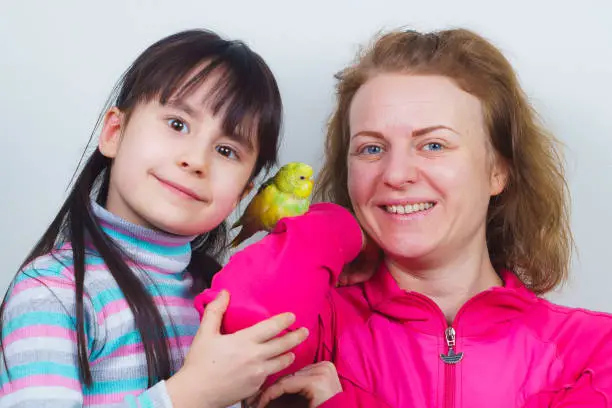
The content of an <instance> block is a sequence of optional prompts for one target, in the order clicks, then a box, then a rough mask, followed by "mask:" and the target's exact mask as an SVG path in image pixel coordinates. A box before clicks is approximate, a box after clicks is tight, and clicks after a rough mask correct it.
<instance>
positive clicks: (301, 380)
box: [256, 361, 342, 408]
mask: <svg viewBox="0 0 612 408" xmlns="http://www.w3.org/2000/svg"><path fill="white" fill-rule="evenodd" d="M340 392H342V386H341V385H340V379H339V378H338V373H337V372H336V367H335V366H334V365H333V363H331V362H329V361H322V362H319V363H316V364H312V365H309V366H307V367H304V368H303V369H301V370H300V371H298V372H296V373H295V374H292V375H289V376H286V377H283V378H281V379H280V380H278V381H277V382H276V383H275V384H274V385H272V386H271V387H270V388H268V389H267V390H265V391H264V392H263V393H262V394H261V396H260V397H259V401H258V403H257V405H256V406H257V408H265V407H267V406H268V404H269V403H270V402H271V401H273V400H275V399H277V398H279V397H281V396H282V395H284V394H298V395H301V396H302V397H304V398H305V399H306V400H307V401H308V407H309V408H315V407H318V406H319V405H321V404H322V403H323V402H325V401H327V400H328V399H330V398H332V397H333V396H334V395H336V394H338V393H340Z"/></svg>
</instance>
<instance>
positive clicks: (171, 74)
mask: <svg viewBox="0 0 612 408" xmlns="http://www.w3.org/2000/svg"><path fill="white" fill-rule="evenodd" d="M213 71H214V72H217V73H220V75H219V76H218V77H217V78H218V79H216V83H215V86H213V88H212V91H211V93H210V95H209V98H208V99H207V100H206V102H207V103H210V106H211V107H212V110H213V112H214V113H215V114H217V113H219V114H223V115H224V117H223V126H224V130H225V131H226V132H227V134H234V133H236V131H237V130H238V131H242V132H245V131H246V132H247V133H249V134H248V135H245V137H249V136H255V137H256V139H257V140H256V145H257V146H258V148H259V155H258V158H257V161H256V163H255V168H254V169H253V173H252V176H251V177H252V179H254V178H255V177H257V176H258V175H259V173H260V172H261V170H263V169H265V170H266V171H268V170H270V168H271V167H272V166H274V165H275V164H276V161H277V155H278V145H279V134H280V127H281V118H282V103H281V97H280V92H279V89H278V85H277V83H276V80H275V78H274V76H273V74H272V72H271V70H270V68H269V67H268V66H267V65H266V63H265V62H264V61H263V59H262V58H261V57H260V56H259V55H258V54H256V53H255V52H253V51H252V50H251V49H250V48H249V47H248V46H247V45H245V44H244V43H242V42H240V41H229V40H226V39H223V38H221V37H220V36H219V35H217V34H215V33H213V32H211V31H207V30H189V31H183V32H179V33H176V34H173V35H170V36H168V37H166V38H163V39H162V40H160V41H158V42H156V43H155V44H153V45H151V46H150V47H149V48H147V49H146V50H145V51H144V52H143V53H142V54H141V55H140V56H139V57H138V58H137V59H136V60H135V61H134V62H133V63H132V65H131V66H130V68H129V69H128V70H127V71H126V72H125V73H124V75H123V76H122V78H121V80H120V81H119V83H118V84H117V85H116V87H115V89H114V90H113V93H112V94H111V96H110V98H109V100H108V102H107V106H106V107H105V109H104V111H103V113H102V114H101V115H100V117H99V119H98V122H97V123H96V126H95V129H94V133H95V132H96V131H97V129H98V127H99V126H100V124H101V122H102V119H103V117H104V113H105V112H106V111H107V110H108V108H110V107H111V106H116V107H117V108H118V109H119V110H121V111H122V112H123V113H124V114H125V116H126V118H127V120H129V118H130V115H131V113H132V112H133V111H134V108H136V107H137V106H138V104H140V103H146V102H150V101H153V100H154V99H157V100H158V101H159V102H160V103H161V104H166V103H167V102H168V101H169V100H170V99H171V98H182V97H185V96H186V95H188V94H190V93H191V92H193V91H194V90H195V89H197V87H198V86H199V85H200V84H201V83H203V82H204V81H205V80H206V79H207V77H208V76H209V74H210V73H211V72H213ZM92 138H93V133H92ZM92 138H90V143H91V140H92ZM83 156H85V153H84V154H83ZM111 163H112V160H111V159H109V158H107V157H105V156H103V155H102V153H101V152H100V151H99V150H98V149H95V151H94V152H93V153H92V154H91V155H90V156H89V158H88V159H87V161H86V162H85V164H84V165H83V168H82V170H81V172H80V174H79V175H78V177H77V178H76V180H74V179H73V181H74V183H73V185H72V189H71V191H70V194H69V195H68V197H67V199H66V201H65V202H64V203H63V205H62V207H61V209H60V210H59V213H58V214H57V216H56V217H55V219H54V220H53V222H52V223H51V225H50V226H49V228H48V229H47V230H46V231H45V233H44V234H43V236H42V237H41V239H40V240H39V241H38V243H37V244H36V245H35V246H34V248H33V249H32V251H31V252H30V254H29V255H28V256H27V258H26V259H25V261H24V262H23V264H22V265H21V268H20V269H24V268H25V267H26V265H28V264H29V263H30V262H32V261H33V260H34V259H36V258H37V257H39V256H42V255H45V254H49V253H53V250H54V248H56V247H57V246H58V244H60V243H62V242H66V241H69V242H70V243H71V246H72V253H73V259H74V277H75V286H76V329H77V347H78V360H79V372H80V376H81V381H82V382H83V383H84V384H85V385H87V386H91V385H92V376H91V371H90V367H89V361H88V352H87V342H86V337H85V327H84V309H83V291H84V281H85V252H86V246H85V240H86V237H90V238H89V239H91V242H92V243H93V245H94V246H95V247H96V250H97V252H98V253H99V254H100V256H101V257H102V258H103V259H104V261H105V263H106V265H107V267H108V270H109V271H110V273H111V274H112V276H113V278H114V279H115V280H116V282H117V284H118V285H119V288H120V289H121V290H122V292H123V294H124V296H125V298H126V300H127V303H128V305H129V307H130V309H131V311H132V313H133V314H134V319H135V324H136V327H137V328H138V331H139V332H140V336H141V338H142V342H143V344H144V351H145V354H146V359H147V366H148V377H149V387H150V386H152V385H153V384H155V383H156V382H157V381H159V380H161V379H167V378H169V377H170V376H171V374H172V371H173V370H174V367H172V360H171V358H170V352H169V346H168V342H167V334H166V332H165V329H164V323H163V320H162V318H161V315H160V313H159V311H158V309H157V307H156V306H155V303H154V302H153V299H152V297H151V296H150V295H149V293H148V292H147V291H146V289H145V287H144V286H143V284H142V283H141V282H140V281H139V280H138V278H137V277H136V275H135V274H134V273H133V272H132V271H131V270H130V268H129V267H128V265H127V264H126V262H125V261H124V258H123V257H124V255H123V254H122V253H121V251H120V249H119V248H118V247H117V246H116V245H114V244H113V242H112V241H111V240H110V239H109V238H108V237H107V235H106V234H105V233H104V232H103V231H102V229H101V228H100V225H99V224H98V221H97V220H96V217H95V216H94V214H93V212H92V208H91V201H90V200H91V199H92V198H93V199H95V200H96V202H97V203H99V204H100V205H102V206H104V205H105V201H106V197H107V193H108V187H109V180H110V167H111ZM226 243H227V227H226V225H225V223H222V224H221V225H219V226H218V227H217V228H215V229H214V230H212V231H210V232H208V233H206V234H203V235H200V236H198V237H197V238H196V239H194V240H193V241H192V243H191V246H192V257H191V262H190V264H189V266H188V271H189V273H190V274H191V275H192V277H193V288H192V289H193V291H194V293H197V292H200V291H201V290H203V289H204V288H205V287H206V286H207V285H209V284H210V279H211V278H212V276H213V275H214V274H215V273H216V272H217V271H218V270H219V269H220V268H221V266H220V262H221V257H222V256H223V254H224V251H225V249H226V247H227V245H226ZM7 296H8V292H7V294H6V295H5V297H4V301H3V302H2V306H1V307H0V332H1V328H2V320H3V315H4V307H5V303H6V299H7ZM1 340H2V336H1V335H0V346H1Z"/></svg>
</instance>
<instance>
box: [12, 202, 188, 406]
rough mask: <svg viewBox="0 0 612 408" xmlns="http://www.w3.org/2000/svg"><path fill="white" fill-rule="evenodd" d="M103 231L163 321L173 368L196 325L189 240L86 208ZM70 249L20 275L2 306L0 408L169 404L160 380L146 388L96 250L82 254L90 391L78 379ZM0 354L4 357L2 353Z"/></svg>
mask: <svg viewBox="0 0 612 408" xmlns="http://www.w3.org/2000/svg"><path fill="white" fill-rule="evenodd" d="M92 206H93V210H94V213H95V215H96V217H97V218H98V220H99V222H100V225H101V227H102V229H103V230H104V231H105V233H106V234H107V235H108V236H109V237H110V238H111V239H112V240H113V241H114V242H116V243H117V244H118V246H119V247H120V248H121V249H122V250H123V252H124V253H125V254H127V255H128V257H126V261H128V265H130V267H131V269H132V271H133V273H134V274H136V276H138V278H139V279H140V280H141V282H142V283H143V285H144V286H145V287H146V288H147V290H148V291H149V293H150V294H151V296H152V297H153V299H154V301H155V303H156V305H157V307H158V309H159V311H160V313H161V316H162V318H163V320H164V322H165V324H166V333H167V335H168V339H169V344H170V350H171V357H172V360H173V366H174V367H175V369H178V368H179V367H181V366H182V364H183V359H184V356H185V355H186V354H187V350H188V348H189V346H190V345H191V342H192V340H193V337H194V336H195V334H196V332H197V329H198V327H199V323H200V320H199V316H198V312H197V311H196V309H195V308H194V307H193V295H192V294H191V293H190V286H191V283H192V280H191V277H190V275H189V274H188V273H187V272H186V270H185V269H186V267H187V265H188V263H189V261H190V258H191V247H190V240H191V239H192V238H193V237H177V236H175V235H169V234H165V233H163V232H158V231H153V230H150V229H147V228H143V227H140V226H137V225H133V224H130V223H128V222H126V221H125V220H123V219H121V218H119V217H117V216H115V215H114V214H111V213H110V212H108V211H106V210H105V209H104V208H102V207H100V206H98V205H97V204H95V203H92ZM72 264H73V261H72V251H71V248H70V244H69V243H66V244H64V245H62V246H61V247H58V249H57V250H55V251H53V252H52V253H50V254H48V255H46V256H42V257H39V258H37V259H35V260H34V261H33V262H31V263H30V264H29V265H28V266H26V267H25V268H24V269H23V270H21V271H20V272H19V273H18V275H17V276H16V278H15V279H14V280H13V282H12V283H11V285H10V287H9V289H8V292H7V298H6V303H5V311H4V319H3V321H4V323H3V328H2V345H3V353H4V358H5V361H6V363H7V367H8V368H7V367H5V366H4V364H3V363H2V361H1V359H0V387H1V388H0V407H1V408H8V407H25V408H29V407H32V408H34V407H36V408H37V407H40V406H44V407H47V408H49V407H58V408H59V407H61V408H69V407H82V406H85V407H101V406H104V407H108V406H117V407H171V406H172V404H171V401H170V399H169V397H168V394H167V392H166V387H165V382H164V381H160V382H158V383H157V384H155V385H153V386H152V387H151V388H147V383H148V378H147V365H146V358H145V353H144V351H143V346H142V342H141V337H140V335H139V333H138V330H137V328H136V326H135V323H134V317H133V314H132V312H131V310H130V309H129V307H128V304H127V302H126V301H125V298H124V296H123V294H122V291H121V290H120V289H119V287H118V285H117V283H116V282H115V280H114V279H113V277H112V276H111V274H110V272H109V271H108V269H107V267H106V265H105V264H104V262H103V261H102V259H101V257H100V256H99V255H98V254H97V253H96V251H95V250H93V249H92V250H90V251H88V253H87V257H86V273H85V295H84V301H83V304H84V310H85V328H86V341H87V345H88V351H89V363H90V367H91V374H92V377H93V386H91V387H86V386H84V385H83V384H81V382H80V381H79V378H80V377H79V369H78V358H77V342H76V333H77V332H76V313H75V283H74V272H73V267H72ZM0 357H1V356H0Z"/></svg>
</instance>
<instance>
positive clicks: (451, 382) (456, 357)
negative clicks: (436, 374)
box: [440, 326, 463, 408]
mask: <svg viewBox="0 0 612 408" xmlns="http://www.w3.org/2000/svg"><path fill="white" fill-rule="evenodd" d="M444 337H445V339H446V347H447V351H446V354H440V359H441V360H442V361H443V362H444V388H445V393H444V407H445V408H454V407H455V390H456V375H455V369H456V368H455V366H456V365H457V363H459V362H460V361H461V360H463V352H460V353H456V352H455V347H456V343H457V336H456V333H455V329H454V328H453V327H452V326H448V327H447V328H446V330H445V331H444Z"/></svg>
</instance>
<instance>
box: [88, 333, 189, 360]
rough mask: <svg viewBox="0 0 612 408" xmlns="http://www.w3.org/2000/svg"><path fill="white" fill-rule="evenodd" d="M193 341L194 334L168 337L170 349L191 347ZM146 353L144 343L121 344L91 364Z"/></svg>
mask: <svg viewBox="0 0 612 408" xmlns="http://www.w3.org/2000/svg"><path fill="white" fill-rule="evenodd" d="M192 341H193V337H192V336H180V337H171V338H169V339H168V343H170V349H176V348H183V347H189V346H190V345H191V342H192ZM142 353H144V347H143V344H142V343H136V344H128V345H125V346H121V347H119V348H118V349H116V350H115V351H113V352H112V353H111V354H109V355H107V356H104V357H100V358H99V359H97V360H95V361H92V362H91V363H90V364H91V365H92V367H93V366H95V365H97V364H99V363H101V362H103V361H105V360H108V359H112V358H126V357H130V356H134V355H138V354H142Z"/></svg>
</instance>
